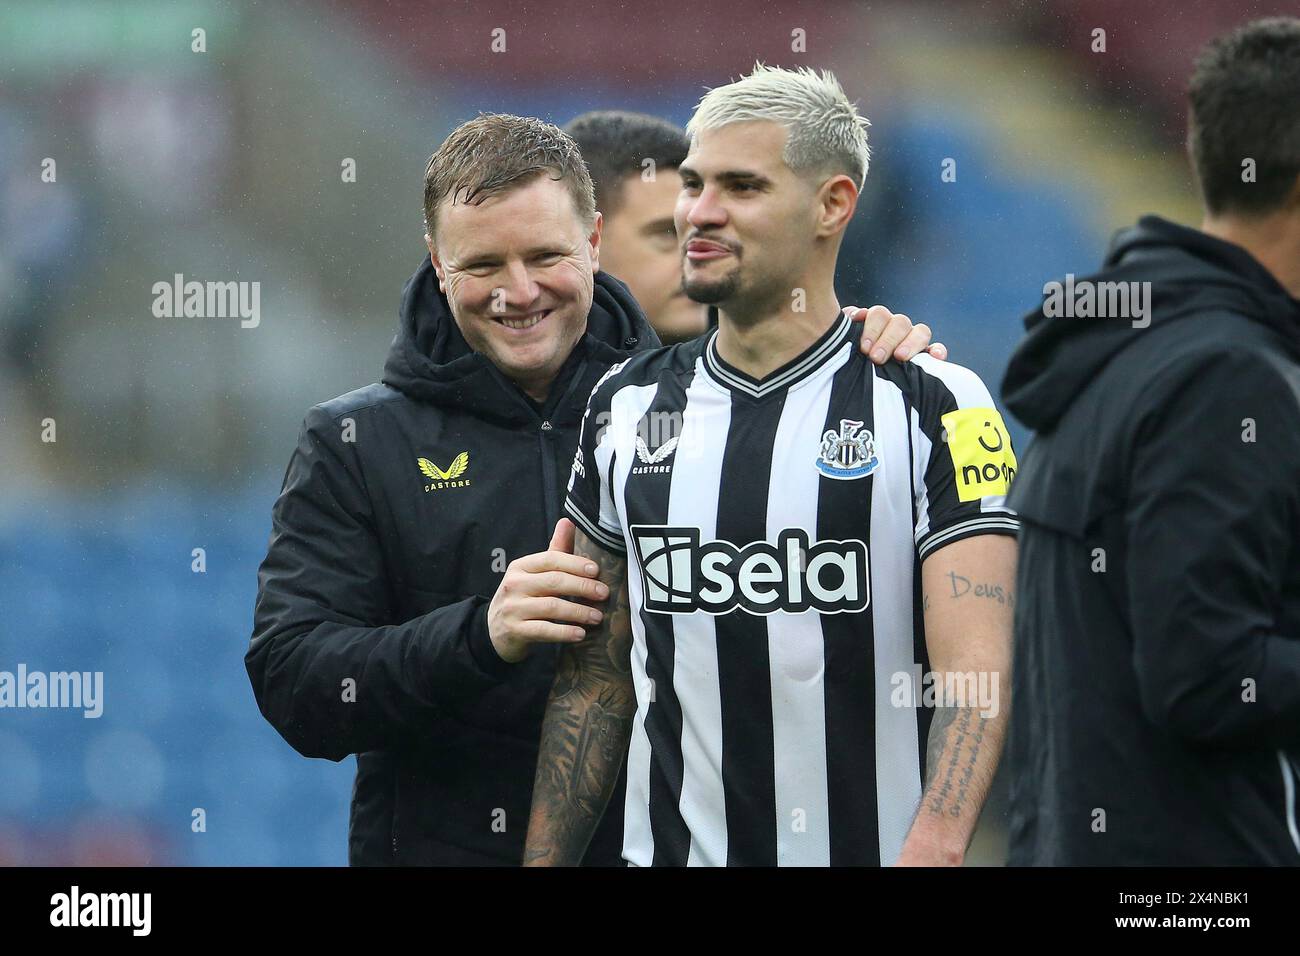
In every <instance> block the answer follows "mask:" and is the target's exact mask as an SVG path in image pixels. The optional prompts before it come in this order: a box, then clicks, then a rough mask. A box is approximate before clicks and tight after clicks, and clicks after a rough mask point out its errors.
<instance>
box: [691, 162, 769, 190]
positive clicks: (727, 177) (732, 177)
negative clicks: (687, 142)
mask: <svg viewBox="0 0 1300 956" xmlns="http://www.w3.org/2000/svg"><path fill="white" fill-rule="evenodd" d="M677 171H678V172H679V173H681V175H682V177H683V178H685V177H687V176H694V177H695V178H696V179H703V178H704V177H703V176H701V175H700V174H699V173H698V172H696V171H695V170H694V169H692V168H691V167H689V166H685V165H683V166H679V167H678V170H677ZM714 178H715V179H717V180H718V181H719V182H721V183H723V184H724V185H732V184H734V183H740V182H744V183H758V184H759V185H762V186H770V185H771V184H772V180H771V179H769V178H768V177H766V176H764V175H763V174H762V173H756V172H753V171H751V170H747V169H724V170H723V171H722V172H720V173H718V174H716V175H715V176H714Z"/></svg>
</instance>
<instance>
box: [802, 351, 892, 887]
mask: <svg viewBox="0 0 1300 956" xmlns="http://www.w3.org/2000/svg"><path fill="white" fill-rule="evenodd" d="M870 369H871V366H870V365H869V364H868V363H866V361H865V360H862V359H861V356H859V355H857V353H856V352H855V353H854V354H853V355H851V356H849V360H848V361H847V362H845V363H844V366H843V368H841V369H840V370H839V371H838V372H836V373H835V377H834V379H833V381H832V383H831V397H830V404H829V406H828V407H827V410H826V421H825V422H824V423H823V424H822V431H823V433H825V432H827V431H831V432H835V433H837V434H838V433H839V432H840V423H841V421H843V420H846V419H847V420H850V421H861V422H862V423H863V427H864V428H866V429H867V430H869V431H871V432H872V433H873V434H874V433H875V430H876V423H875V414H874V409H873V408H872V402H871V394H872V392H871V387H872V381H871V378H872V375H871V371H870ZM864 395H865V401H864ZM820 483H821V487H820V488H819V490H818V508H817V537H818V539H820V540H826V539H840V540H845V539H851V538H858V539H860V540H862V541H868V542H869V541H870V540H871V495H872V490H873V488H874V485H875V479H874V477H873V476H867V477H865V478H860V479H857V480H854V481H837V480H835V479H833V478H829V477H827V476H825V475H823V476H822V477H821V478H820ZM873 607H874V597H873V601H872V604H870V605H868V607H867V609H866V611H865V612H864V613H862V614H826V615H823V616H822V621H821V624H822V640H823V645H824V648H825V650H824V653H825V658H826V671H825V674H826V676H825V696H826V796H827V809H828V813H829V820H830V833H831V840H830V862H831V866H879V865H880V834H879V826H878V816H877V812H876V809H877V808H876V801H877V797H876V698H875V670H876V665H875V652H874V648H875V628H874V626H873V616H872V610H873Z"/></svg>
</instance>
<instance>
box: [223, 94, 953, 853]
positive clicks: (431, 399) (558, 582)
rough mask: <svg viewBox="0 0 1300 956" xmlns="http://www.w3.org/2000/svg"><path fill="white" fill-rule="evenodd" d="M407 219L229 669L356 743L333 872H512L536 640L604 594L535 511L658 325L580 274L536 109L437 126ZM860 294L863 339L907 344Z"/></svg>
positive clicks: (534, 739)
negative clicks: (382, 312)
mask: <svg viewBox="0 0 1300 956" xmlns="http://www.w3.org/2000/svg"><path fill="white" fill-rule="evenodd" d="M424 213H425V221H426V223H427V225H428V234H427V236H426V237H425V241H426V244H427V246H428V249H429V256H428V257H426V258H425V260H424V261H423V262H422V263H421V265H420V267H419V268H418V269H417V270H416V272H415V274H414V275H413V276H412V277H411V278H410V280H409V281H408V282H407V284H406V287H405V289H404V291H403V295H402V304H401V309H400V314H399V325H398V332H397V335H396V336H395V338H394V339H393V343H392V347H391V350H390V352H389V356H388V360H387V363H386V364H385V367H384V374H383V380H382V382H381V383H379V384H375V385H369V386H366V387H365V388H361V389H358V390H356V391H353V392H350V393H348V394H346V395H342V396H340V397H338V398H336V399H333V400H332V401H329V402H325V403H323V404H321V405H318V406H316V407H314V408H312V409H311V410H310V411H309V412H308V413H307V416H306V420H305V422H304V424H303V427H302V430H301V432H300V435H299V440H298V446H297V448H296V450H295V451H294V453H293V455H292V457H291V459H290V462H289V466H288V469H287V472H286V474H285V477H284V483H283V488H282V491H281V493H280V496H279V498H278V500H277V501H276V503H275V507H274V510H273V513H272V535H271V541H270V545H269V548H268V551H267V555H266V558H265V560H264V561H263V563H262V566H261V569H260V572H259V575H258V598H257V604H256V608H255V612H254V629H253V635H252V640H251V643H250V647H249V650H248V653H247V656H246V664H247V670H248V675H249V678H250V680H251V681H252V684H253V689H254V693H255V695H256V698H257V702H258V706H259V708H260V710H261V712H262V714H263V715H264V716H265V717H266V719H267V720H268V721H269V722H270V723H271V724H272V725H273V726H274V727H275V728H276V729H277V730H278V731H279V732H280V734H281V735H282V736H283V737H284V738H285V740H286V741H288V742H289V743H290V744H291V745H292V746H293V747H294V748H295V749H296V750H298V751H299V752H300V753H302V754H303V755H304V756H308V757H322V758H327V759H330V760H342V759H343V758H344V757H346V756H348V755H349V754H356V755H357V776H356V782H355V786H354V790H353V798H352V815H351V825H350V828H349V834H348V858H349V861H350V862H351V863H352V864H354V865H367V864H422V865H492V864H518V862H519V860H520V859H521V857H522V853H523V844H524V834H525V828H526V820H527V812H528V806H529V802H530V799H531V790H532V780H533V770H534V767H535V763H536V759H537V747H538V740H539V737H540V733H541V721H542V711H543V708H544V706H545V702H546V696H547V692H548V690H549V688H550V686H551V684H552V682H553V680H554V676H555V659H556V654H555V650H556V645H557V644H560V645H563V644H572V643H573V642H576V641H581V640H582V639H583V638H584V636H585V635H586V629H587V628H589V627H591V626H593V625H594V624H595V623H596V622H598V621H599V620H600V619H601V617H602V612H601V611H600V610H598V609H596V608H593V607H592V606H591V604H588V603H580V602H581V601H588V602H593V603H600V602H602V601H603V600H604V599H605V598H606V597H607V594H608V589H607V588H606V587H605V586H604V585H603V584H601V583H600V582H599V581H597V580H596V573H597V568H596V564H595V563H594V562H591V561H589V560H587V559H585V558H581V557H576V556H574V555H573V554H572V553H571V551H572V527H571V526H569V525H568V524H567V523H564V524H561V523H560V522H559V518H560V513H561V512H560V508H561V504H562V502H563V496H564V488H565V484H566V482H567V480H568V474H569V470H570V466H571V463H572V461H573V459H574V453H575V450H576V448H577V440H578V429H579V425H580V423H581V421H582V417H583V413H584V410H585V408H586V401H587V396H588V395H589V393H590V392H591V390H592V387H593V385H594V384H595V383H596V381H597V380H598V379H599V378H600V377H601V376H603V375H604V374H605V373H606V372H607V371H608V370H609V369H610V367H611V366H612V365H614V364H615V363H616V362H620V361H623V360H625V359H626V358H628V356H629V355H631V354H633V353H634V352H637V351H642V350H644V349H646V348H650V347H654V346H657V345H658V340H657V338H656V337H655V333H654V331H653V330H652V329H651V328H650V326H649V324H648V323H647V321H646V319H645V316H644V314H643V312H642V310H641V308H640V306H639V305H638V304H637V303H636V301H635V300H634V298H633V297H632V296H631V295H630V294H629V292H628V289H627V287H626V286H625V285H624V284H623V283H622V282H620V281H619V280H618V279H616V278H614V277H612V276H611V275H610V274H609V273H607V272H605V271H602V270H601V264H602V263H601V258H600V253H601V251H602V246H601V238H602V219H601V216H600V214H599V213H598V212H597V210H596V201H595V196H594V191H593V187H592V183H591V179H590V176H589V174H588V172H587V168H586V166H585V165H584V163H583V160H582V157H581V155H580V153H579V151H578V148H577V146H576V144H575V143H574V142H573V140H572V139H571V138H569V137H568V136H567V135H565V134H564V133H563V132H561V131H560V130H558V129H557V128H555V127H554V126H551V125H550V124H547V123H544V122H542V121H540V120H537V119H532V118H525V117H518V116H509V115H501V114H492V115H483V116H480V117H478V118H477V119H474V120H471V121H469V122H467V123H465V124H463V125H461V126H460V127H458V128H457V129H456V130H455V131H453V132H452V133H451V135H450V136H448V137H447V139H446V141H444V142H443V144H442V145H441V146H440V147H439V148H438V150H437V151H436V152H435V153H434V154H433V156H432V158H431V159H430V161H429V164H428V168H427V171H426V175H425V193H424ZM674 281H675V280H674ZM859 311H860V312H861V313H862V314H861V315H858V316H857V317H858V318H860V319H862V320H863V321H864V322H865V327H864V332H863V340H864V343H866V342H874V344H875V346H876V347H879V348H884V349H886V350H887V351H888V352H890V353H894V352H895V351H896V350H905V351H906V352H908V353H909V354H914V353H915V352H916V351H917V350H918V349H920V348H923V347H924V346H925V345H926V344H927V342H928V340H929V331H928V329H926V328H925V327H924V326H920V325H918V326H917V327H916V328H915V329H913V328H912V327H911V324H910V322H908V320H907V319H906V318H905V317H903V316H895V315H892V314H891V313H889V312H888V310H885V309H882V308H875V309H872V310H870V311H869V313H868V310H859ZM566 527H567V529H568V530H567V534H566V531H565V528H566ZM553 529H554V530H553ZM548 541H549V542H550V543H549V546H548V544H547V542H548ZM621 841H622V820H621V814H619V813H611V814H609V815H608V816H607V817H606V819H605V820H604V821H603V822H602V824H601V826H600V828H599V833H598V834H597V835H596V837H595V838H594V839H593V840H592V842H591V845H590V847H589V849H588V852H587V854H586V857H585V860H586V862H587V863H589V864H597V865H598V864H611V865H612V864H617V863H618V862H619V847H620V844H621Z"/></svg>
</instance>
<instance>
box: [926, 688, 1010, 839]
mask: <svg viewBox="0 0 1300 956" xmlns="http://www.w3.org/2000/svg"><path fill="white" fill-rule="evenodd" d="M993 720H994V718H988V717H981V716H980V714H979V710H978V708H975V707H940V708H937V709H936V710H935V713H934V720H933V721H932V722H931V723H930V736H929V742H928V746H927V747H926V769H925V796H924V798H923V800H922V805H923V806H924V807H925V809H926V811H927V812H929V813H931V814H935V815H945V814H946V815H947V816H949V817H960V816H961V815H962V814H963V813H966V812H968V811H969V810H971V809H972V808H973V811H974V812H975V813H976V814H978V812H979V808H980V807H981V806H982V805H983V803H984V795H985V792H986V791H987V789H988V783H989V780H990V779H991V777H992V771H991V770H990V769H986V768H984V767H983V766H982V764H983V762H986V760H987V758H986V745H985V740H986V737H987V736H988V734H989V732H990V728H989V725H990V724H991V723H993ZM982 757H985V758H986V760H985V761H981V758H982ZM981 771H983V772H981Z"/></svg>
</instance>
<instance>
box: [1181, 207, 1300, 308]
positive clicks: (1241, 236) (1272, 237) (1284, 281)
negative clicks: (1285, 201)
mask: <svg viewBox="0 0 1300 956" xmlns="http://www.w3.org/2000/svg"><path fill="white" fill-rule="evenodd" d="M1201 231H1202V232H1204V233H1207V234H1208V235H1211V236H1214V237H1215V238H1216V239H1222V240H1223V241H1224V242H1231V243H1233V244H1234V245H1238V246H1241V248H1243V249H1245V250H1246V251H1247V252H1249V253H1250V254H1251V255H1252V256H1254V257H1255V260H1256V261H1257V262H1258V263H1259V264H1260V265H1262V266H1263V267H1264V268H1265V269H1267V270H1268V271H1269V273H1270V274H1271V275H1272V276H1273V278H1275V279H1277V281H1278V282H1279V283H1281V285H1282V288H1284V289H1286V290H1287V292H1289V293H1290V294H1291V295H1292V296H1295V297H1296V298H1300V215H1297V214H1296V212H1295V211H1293V210H1290V209H1288V210H1286V211H1283V212H1279V213H1274V214H1272V215H1267V216H1261V217H1259V218H1257V219H1247V218H1244V217H1242V216H1232V215H1224V216H1211V215H1208V214H1207V215H1206V217H1205V220H1204V221H1203V222H1202V223H1201Z"/></svg>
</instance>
